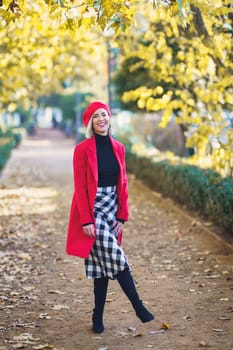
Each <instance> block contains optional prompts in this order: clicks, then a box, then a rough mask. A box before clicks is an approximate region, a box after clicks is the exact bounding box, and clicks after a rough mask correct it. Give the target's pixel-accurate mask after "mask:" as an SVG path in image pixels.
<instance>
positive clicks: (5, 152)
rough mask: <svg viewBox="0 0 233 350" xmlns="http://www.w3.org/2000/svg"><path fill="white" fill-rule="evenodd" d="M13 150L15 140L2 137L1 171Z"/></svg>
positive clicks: (0, 138) (0, 145) (0, 152)
mask: <svg viewBox="0 0 233 350" xmlns="http://www.w3.org/2000/svg"><path fill="white" fill-rule="evenodd" d="M12 148H14V140H13V138H12V137H1V136H0V170H1V169H2V168H3V167H4V165H5V163H6V162H7V160H8V158H9V157H10V154H11V150H12Z"/></svg>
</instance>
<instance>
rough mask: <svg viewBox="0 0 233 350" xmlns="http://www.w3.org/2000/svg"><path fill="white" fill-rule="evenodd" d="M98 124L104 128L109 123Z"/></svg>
mask: <svg viewBox="0 0 233 350" xmlns="http://www.w3.org/2000/svg"><path fill="white" fill-rule="evenodd" d="M97 125H98V126H100V127H101V128H102V127H104V126H106V125H107V124H106V123H101V124H97Z"/></svg>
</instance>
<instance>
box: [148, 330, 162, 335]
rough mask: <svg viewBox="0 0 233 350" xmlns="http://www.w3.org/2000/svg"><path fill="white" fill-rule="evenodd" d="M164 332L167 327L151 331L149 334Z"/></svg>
mask: <svg viewBox="0 0 233 350" xmlns="http://www.w3.org/2000/svg"><path fill="white" fill-rule="evenodd" d="M164 332H165V329H158V330H157V331H150V332H149V334H159V333H164Z"/></svg>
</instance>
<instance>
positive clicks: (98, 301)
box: [92, 277, 108, 333]
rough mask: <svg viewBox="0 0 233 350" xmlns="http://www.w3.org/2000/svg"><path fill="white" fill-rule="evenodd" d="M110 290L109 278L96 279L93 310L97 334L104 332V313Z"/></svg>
mask: <svg viewBox="0 0 233 350" xmlns="http://www.w3.org/2000/svg"><path fill="white" fill-rule="evenodd" d="M107 290H108V278H107V277H102V278H95V279H94V297H95V308H94V309H93V315H92V322H93V331H94V332H95V333H102V332H103V331H104V325H103V313H104V305H105V300H106V296H107Z"/></svg>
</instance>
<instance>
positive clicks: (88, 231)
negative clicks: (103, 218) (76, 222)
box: [83, 224, 95, 238]
mask: <svg viewBox="0 0 233 350" xmlns="http://www.w3.org/2000/svg"><path fill="white" fill-rule="evenodd" d="M83 232H84V233H85V235H86V236H87V237H89V238H95V226H94V225H93V224H90V225H86V226H83Z"/></svg>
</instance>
